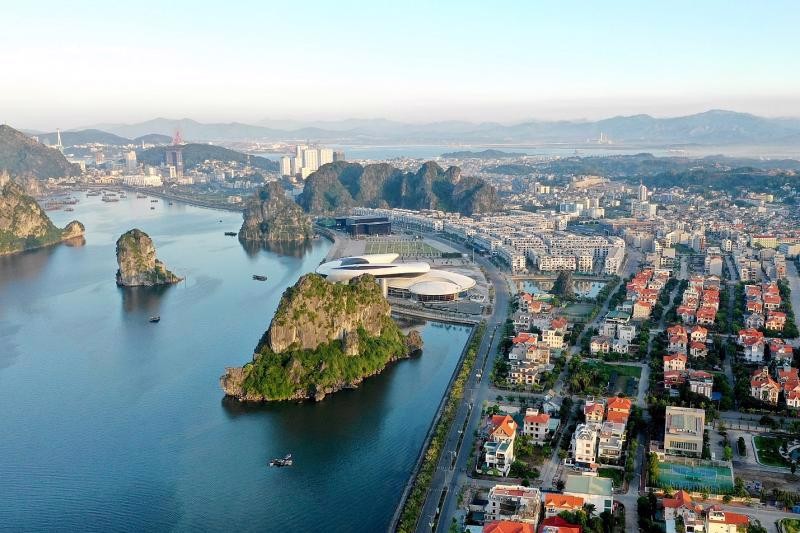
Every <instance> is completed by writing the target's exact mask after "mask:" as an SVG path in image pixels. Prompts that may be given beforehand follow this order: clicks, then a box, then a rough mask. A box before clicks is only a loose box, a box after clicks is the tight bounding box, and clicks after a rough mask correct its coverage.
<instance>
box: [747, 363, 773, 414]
mask: <svg viewBox="0 0 800 533" xmlns="http://www.w3.org/2000/svg"><path fill="white" fill-rule="evenodd" d="M780 390H781V387H780V385H778V383H777V382H776V381H775V380H774V379H772V376H770V375H769V369H768V368H767V367H764V368H760V369H758V370H756V371H755V372H753V375H752V376H751V377H750V396H752V397H753V398H755V399H757V400H761V401H762V402H767V403H771V404H773V405H776V404H777V403H778V395H779V394H780Z"/></svg>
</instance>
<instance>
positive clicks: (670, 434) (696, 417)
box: [664, 406, 706, 457]
mask: <svg viewBox="0 0 800 533" xmlns="http://www.w3.org/2000/svg"><path fill="white" fill-rule="evenodd" d="M705 421H706V412H705V410H703V409H691V408H689V407H673V406H667V413H666V419H665V421H664V453H666V454H667V455H685V456H690V457H700V455H701V454H702V453H703V430H704V429H705Z"/></svg>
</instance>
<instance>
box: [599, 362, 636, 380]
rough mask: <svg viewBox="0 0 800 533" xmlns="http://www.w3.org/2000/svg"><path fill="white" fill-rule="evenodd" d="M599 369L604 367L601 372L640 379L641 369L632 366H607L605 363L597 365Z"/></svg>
mask: <svg viewBox="0 0 800 533" xmlns="http://www.w3.org/2000/svg"><path fill="white" fill-rule="evenodd" d="M599 364H600V366H601V367H605V368H604V369H603V372H608V373H609V374H611V372H616V374H617V375H618V376H626V377H629V378H636V379H639V378H641V377H642V367H640V366H632V365H609V364H606V363H599Z"/></svg>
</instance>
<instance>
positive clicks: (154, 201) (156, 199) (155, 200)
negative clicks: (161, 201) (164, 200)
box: [150, 198, 158, 203]
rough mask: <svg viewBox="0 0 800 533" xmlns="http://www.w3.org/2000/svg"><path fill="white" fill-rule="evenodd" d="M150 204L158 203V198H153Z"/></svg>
mask: <svg viewBox="0 0 800 533" xmlns="http://www.w3.org/2000/svg"><path fill="white" fill-rule="evenodd" d="M150 202H151V203H156V202H158V198H153V199H152V200H150Z"/></svg>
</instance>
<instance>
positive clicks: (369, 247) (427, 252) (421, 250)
mask: <svg viewBox="0 0 800 533" xmlns="http://www.w3.org/2000/svg"><path fill="white" fill-rule="evenodd" d="M364 253H367V254H392V253H394V254H400V257H440V256H441V255H442V252H441V251H440V250H437V249H436V248H434V247H433V246H431V245H430V244H428V243H426V242H425V241H421V240H397V239H393V240H378V239H375V240H373V239H370V240H368V241H367V242H366V248H365V249H364Z"/></svg>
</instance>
